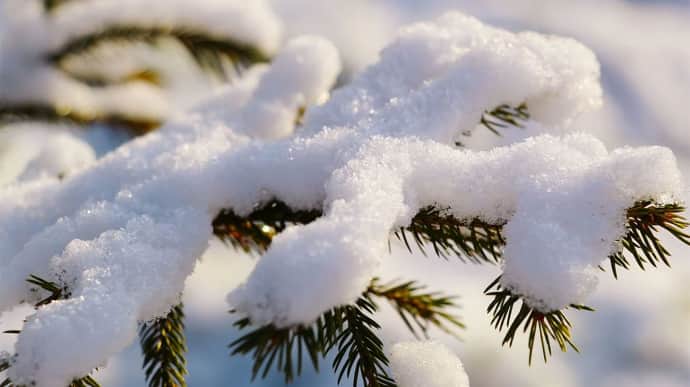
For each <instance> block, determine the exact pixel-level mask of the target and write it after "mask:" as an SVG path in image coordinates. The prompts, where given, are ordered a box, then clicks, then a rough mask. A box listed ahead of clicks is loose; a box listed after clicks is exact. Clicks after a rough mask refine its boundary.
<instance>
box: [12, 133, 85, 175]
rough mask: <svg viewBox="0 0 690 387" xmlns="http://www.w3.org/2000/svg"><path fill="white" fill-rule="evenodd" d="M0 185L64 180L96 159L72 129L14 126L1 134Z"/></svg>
mask: <svg viewBox="0 0 690 387" xmlns="http://www.w3.org/2000/svg"><path fill="white" fill-rule="evenodd" d="M0 144H9V145H7V146H3V145H0V184H3V183H9V182H11V181H16V180H19V181H26V180H33V179H37V178H42V177H64V176H67V175H69V174H70V173H72V172H74V171H76V170H78V169H81V168H84V167H85V166H87V165H89V164H90V163H92V162H93V161H95V160H96V154H95V152H94V150H93V148H92V147H91V146H90V145H89V144H88V143H87V142H86V141H85V140H84V139H82V138H81V137H80V136H79V135H78V134H77V131H76V129H75V128H70V127H68V126H62V125H48V124H43V125H42V124H36V123H33V124H14V125H7V126H5V127H3V129H2V131H0Z"/></svg>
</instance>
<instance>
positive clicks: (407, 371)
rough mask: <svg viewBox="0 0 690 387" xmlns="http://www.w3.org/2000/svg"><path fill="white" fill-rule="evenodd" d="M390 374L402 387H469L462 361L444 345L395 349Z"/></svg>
mask: <svg viewBox="0 0 690 387" xmlns="http://www.w3.org/2000/svg"><path fill="white" fill-rule="evenodd" d="M390 362H391V371H392V372H393V377H394V378H395V381H396V382H397V383H398V385H399V386H400V387H469V386H470V382H469V379H468V377H467V374H466V373H465V370H464V369H463V367H462V363H461V362H460V359H458V357H457V356H456V355H455V354H454V353H452V352H451V351H450V350H449V349H448V348H447V347H446V346H444V345H443V344H441V343H437V342H433V341H428V342H414V341H412V342H402V343H398V344H395V345H394V346H393V349H392V353H391V357H390Z"/></svg>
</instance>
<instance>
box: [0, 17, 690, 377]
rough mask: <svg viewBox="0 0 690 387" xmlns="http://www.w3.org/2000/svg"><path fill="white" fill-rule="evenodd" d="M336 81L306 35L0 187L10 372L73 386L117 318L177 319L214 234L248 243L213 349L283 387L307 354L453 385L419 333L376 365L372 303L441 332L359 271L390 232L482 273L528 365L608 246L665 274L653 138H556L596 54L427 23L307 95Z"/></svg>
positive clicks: (327, 49)
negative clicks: (54, 169) (145, 127)
mask: <svg viewBox="0 0 690 387" xmlns="http://www.w3.org/2000/svg"><path fill="white" fill-rule="evenodd" d="M338 73H339V60H338V54H337V52H336V50H335V48H334V47H333V46H332V45H331V44H330V43H329V42H327V41H325V40H323V39H321V38H317V37H300V38H296V39H293V40H291V41H289V42H288V43H287V44H286V45H285V47H284V48H283V49H282V50H281V51H280V52H279V53H278V54H277V56H276V57H275V58H274V59H273V60H272V62H271V63H270V64H264V65H258V66H255V67H252V68H251V69H250V70H249V71H248V72H247V73H246V74H245V75H244V76H243V78H242V79H240V80H238V81H237V82H235V83H233V84H232V86H229V87H228V88H227V89H226V90H225V91H224V92H222V93H220V94H219V95H217V96H214V97H213V98H212V99H209V100H208V101H206V102H204V103H202V104H201V105H199V106H198V107H197V108H196V109H195V110H193V111H191V112H189V113H187V114H184V115H181V116H179V117H176V118H175V119H173V120H171V121H170V122H169V123H168V124H166V125H165V126H163V127H162V128H161V129H160V130H158V131H156V132H154V133H151V134H148V135H146V136H144V137H141V138H138V139H136V140H133V141H131V142H130V143H128V144H126V145H124V146H122V147H120V148H119V149H117V150H115V151H113V152H112V153H110V154H108V155H107V156H105V157H103V158H102V159H100V160H99V161H97V162H95V163H94V164H92V165H91V166H89V167H88V168H85V169H83V170H81V171H79V172H76V173H74V174H73V175H71V176H69V177H68V178H66V179H64V180H57V179H42V180H35V181H32V182H29V183H24V184H18V185H14V186H10V187H7V188H5V189H3V190H2V191H0V308H1V309H2V310H7V309H9V308H12V307H13V306H15V305H17V304H20V303H22V302H28V303H32V304H35V305H39V306H38V307H37V309H36V312H35V314H33V315H32V316H30V317H29V318H28V319H27V321H26V323H25V324H24V326H23V327H22V329H21V332H20V333H19V336H18V340H17V343H16V346H15V354H14V355H13V356H11V357H8V358H7V359H6V360H5V361H4V363H3V364H4V366H5V367H9V369H8V371H7V372H8V373H7V374H8V377H9V379H10V380H11V381H12V383H14V384H15V385H28V384H36V385H38V386H59V387H62V386H65V385H68V384H69V383H86V382H84V380H85V379H80V378H83V377H84V376H85V375H88V374H89V373H90V372H91V371H92V370H93V369H94V368H96V367H98V366H100V365H102V364H104V362H105V361H106V360H107V359H108V358H109V357H110V356H112V355H113V354H115V353H117V352H118V351H120V350H122V349H123V348H125V347H126V346H127V345H129V344H130V343H131V342H132V341H133V340H134V339H135V337H136V335H137V331H138V324H139V323H142V322H149V323H148V324H146V325H145V328H144V329H143V330H142V335H143V337H144V342H146V340H147V339H150V338H154V339H155V337H156V334H157V332H156V331H155V327H154V328H152V326H153V325H151V324H154V323H155V321H160V320H156V319H159V318H163V319H168V320H169V321H172V322H173V323H171V325H168V326H169V327H170V326H172V327H180V326H181V318H182V316H183V315H182V312H181V309H180V306H179V305H178V304H179V302H180V294H181V292H182V290H183V285H184V281H185V279H186V278H187V276H189V275H190V274H191V272H192V271H193V269H194V266H195V264H196V261H197V259H198V258H199V257H200V256H201V255H202V254H203V252H204V251H205V249H206V248H207V246H208V241H209V239H210V238H212V237H213V236H214V234H215V235H216V236H218V237H220V238H222V239H224V240H226V241H228V242H229V243H231V244H233V245H235V246H238V247H242V248H245V249H247V250H257V251H260V252H262V253H263V256H262V257H261V258H260V259H259V261H258V263H257V265H256V267H255V269H254V270H253V272H252V273H251V275H250V276H249V277H248V278H247V280H246V281H245V283H244V284H242V285H241V286H240V287H238V288H237V289H235V290H233V291H232V292H231V293H230V294H229V295H228V302H229V304H230V307H231V308H232V309H233V311H234V313H237V314H238V315H240V316H242V319H241V320H239V321H238V323H237V325H238V327H239V328H241V329H248V328H249V327H250V326H253V327H254V330H252V331H251V332H249V333H247V334H246V335H244V336H242V337H241V338H240V339H238V340H237V341H235V342H234V343H233V344H232V348H233V352H234V353H242V354H251V355H252V356H253V358H254V360H255V367H254V369H253V371H254V374H255V375H257V374H264V375H265V373H266V372H267V371H268V370H269V369H271V368H272V367H273V366H276V368H278V369H279V370H280V371H281V372H283V373H284V374H285V377H286V380H288V381H289V380H292V378H293V377H294V376H295V374H297V373H299V371H300V369H301V367H302V358H303V357H304V359H305V361H309V362H312V363H314V365H316V364H318V362H319V361H320V358H321V357H322V356H324V355H325V354H326V353H330V352H333V353H336V356H335V360H334V363H333V367H334V369H335V371H336V372H337V373H338V374H339V377H341V378H342V377H343V375H347V376H350V377H352V378H353V379H354V381H355V384H358V383H360V382H361V384H362V385H366V386H392V385H395V384H398V385H400V386H403V387H404V386H418V385H422V384H419V383H420V380H423V381H425V383H424V384H423V385H425V386H448V385H449V383H450V385H453V386H465V385H467V378H466V376H465V375H464V371H463V370H462V366H461V364H460V363H459V361H458V360H457V359H455V358H454V357H453V355H452V354H450V353H449V352H448V351H447V350H446V349H444V348H443V347H442V346H440V345H438V344H428V343H427V344H414V343H408V344H400V345H399V346H397V347H394V348H393V349H392V358H391V359H392V369H393V373H392V374H391V375H392V376H390V375H389V373H388V356H387V354H388V353H389V351H388V350H386V349H384V348H383V344H382V342H381V340H380V339H379V338H378V337H377V331H378V329H379V328H380V327H379V325H378V323H377V322H376V321H375V312H376V310H377V308H378V304H377V302H379V301H381V300H385V301H387V302H390V303H391V304H392V305H393V306H394V307H395V308H396V309H397V310H398V312H399V313H400V315H401V316H402V318H403V319H404V321H405V322H406V323H407V325H408V327H410V329H411V330H412V331H413V332H414V333H417V334H425V333H426V329H427V328H428V327H429V326H431V325H433V326H436V327H440V328H442V329H451V328H457V327H461V326H462V324H461V323H460V322H459V320H458V319H457V318H456V317H455V316H454V315H452V313H450V312H449V311H448V309H449V308H451V307H453V306H454V305H455V304H454V301H453V299H452V298H450V297H444V296H441V295H439V294H438V293H434V292H428V291H426V290H425V289H424V288H423V287H422V286H420V285H418V284H416V283H415V282H407V283H402V284H399V283H398V284H396V283H386V282H381V280H379V279H376V278H374V277H375V276H376V274H377V266H378V264H379V262H380V260H381V258H382V257H383V256H384V255H385V254H388V243H389V240H390V238H391V235H392V234H395V235H397V236H398V237H399V238H400V239H402V240H404V241H405V243H407V244H408V246H409V241H410V240H413V241H415V242H416V243H417V244H419V245H420V247H421V248H424V247H425V246H430V247H432V248H433V249H434V251H436V252H437V253H438V254H439V255H447V254H457V255H458V256H459V257H460V258H462V259H469V260H472V261H476V262H493V263H497V264H500V265H501V268H502V275H501V276H500V277H499V278H498V279H497V280H496V281H494V282H493V283H492V284H491V285H490V286H489V288H488V289H487V293H488V294H489V295H490V296H491V297H492V302H491V304H490V306H489V312H490V313H492V315H493V316H494V319H493V321H492V323H493V324H495V325H496V326H497V327H498V328H499V329H507V331H506V332H507V333H506V340H505V342H504V343H511V342H512V339H513V337H514V336H515V334H516V332H517V331H518V329H524V330H525V331H527V330H529V343H530V344H529V345H530V353H531V349H532V346H533V345H534V342H535V340H536V339H535V338H536V336H537V335H539V337H540V343H541V345H542V350H543V354H544V358H545V359H546V356H547V352H550V350H551V349H550V348H551V344H550V340H554V341H555V342H556V344H557V345H558V346H559V347H560V348H561V349H563V350H565V348H566V346H568V345H572V343H571V335H570V323H569V322H568V320H567V319H566V318H565V316H564V315H563V312H562V310H564V309H566V308H568V307H575V308H577V309H588V308H587V307H585V306H583V305H582V303H583V302H584V301H585V300H586V297H587V295H589V294H590V293H591V292H592V291H593V289H594V287H595V286H596V274H597V273H598V272H599V270H600V267H604V262H608V264H610V267H611V269H613V270H614V273H616V271H615V270H616V269H617V268H618V269H620V268H627V267H628V266H629V264H630V262H629V260H628V259H629V258H627V257H632V258H633V259H634V261H635V262H636V263H637V264H639V265H640V266H645V265H649V264H651V265H656V264H657V263H659V262H661V261H663V262H665V263H667V257H668V252H667V251H666V250H665V249H664V247H663V246H662V245H661V244H660V242H659V240H658V239H657V238H656V234H655V233H656V231H657V230H658V229H659V228H661V229H665V230H667V231H669V232H670V233H671V234H672V235H674V236H676V237H677V238H679V239H681V240H683V241H686V242H687V239H686V238H688V237H687V236H686V235H685V234H683V233H682V231H681V229H682V228H684V227H685V223H684V222H683V220H682V218H681V217H680V215H679V213H680V212H682V207H681V206H680V204H679V203H678V202H677V200H678V197H679V195H680V190H681V183H680V180H681V179H680V174H679V171H678V168H677V166H676V162H675V159H674V156H673V154H672V153H671V152H670V151H669V150H668V149H665V148H660V147H645V148H623V149H617V150H613V151H607V150H606V149H605V147H604V146H603V144H602V143H601V142H600V141H598V140H597V139H595V138H593V137H592V136H590V135H586V134H579V133H566V132H567V129H565V128H566V127H567V126H568V123H569V122H570V121H571V120H572V118H573V117H575V116H576V115H577V114H578V113H581V112H583V111H586V110H589V109H593V108H596V107H598V106H599V104H600V103H601V89H600V85H599V81H598V77H599V67H598V63H597V62H596V59H595V57H594V55H593V54H592V53H591V52H590V51H589V50H588V49H587V48H585V47H584V46H582V45H581V44H579V43H577V42H575V41H573V40H571V39H565V38H559V37H553V36H544V35H540V34H536V33H518V34H513V33H510V32H507V31H503V30H498V29H495V28H491V27H488V26H485V25H483V24H481V23H480V22H479V21H477V20H475V19H473V18H470V17H466V16H464V15H461V14H458V13H450V14H447V15H444V16H443V17H441V18H439V19H438V20H436V21H434V22H430V23H421V24H415V25H412V26H410V27H407V28H405V29H403V30H402V31H401V32H400V33H399V35H398V36H397V38H396V39H395V40H394V41H393V42H392V43H391V44H390V45H389V46H387V47H386V48H385V49H384V50H383V51H382V53H381V57H380V60H379V61H378V62H377V63H375V64H374V65H372V66H370V67H369V68H368V69H366V70H365V71H364V72H363V73H362V74H360V75H358V76H357V77H356V78H355V79H354V80H353V81H352V82H351V83H350V84H347V85H345V86H343V87H341V88H339V89H336V90H334V91H333V93H332V95H330V97H329V96H328V91H329V89H330V88H331V87H332V85H333V84H334V82H335V79H336V77H337V75H338ZM318 103H321V104H320V105H318ZM305 108H306V114H305V115H303V116H302V114H301V112H302V111H304V109H305ZM518 121H520V122H518ZM481 124H483V126H485V127H490V128H495V127H496V126H499V127H502V126H509V125H522V124H524V125H529V126H530V127H531V128H532V129H535V128H538V129H539V130H540V131H541V132H549V131H551V133H545V134H542V135H539V136H536V137H531V138H527V139H525V140H523V141H521V142H519V143H516V144H513V145H510V146H505V147H499V148H494V149H492V150H489V151H481V152H479V151H472V150H468V149H463V148H460V147H458V146H456V145H455V141H456V139H457V138H458V135H459V134H462V133H465V134H467V133H471V132H472V131H474V130H478V129H479V128H481V127H482V125H481ZM608 264H607V265H608ZM307 276H308V280H305V279H306V278H307ZM27 278H30V281H26V279H27ZM517 302H521V303H522V304H521V306H520V307H518V306H517V305H516V303H517ZM171 308H172V310H171ZM513 309H515V310H513ZM151 321H154V322H153V323H151ZM164 321H165V320H164ZM163 325H165V324H163ZM180 329H181V328H180ZM173 333H174V334H179V331H175V332H173ZM160 343H161V341H159V344H160ZM545 343H546V344H545ZM176 345H178V347H179V346H180V345H179V342H178V343H177V344H176ZM163 346H165V342H163ZM182 346H183V345H182ZM171 348H172V349H171V351H172V352H173V353H171V354H169V355H166V356H168V358H166V357H165V356H159V357H156V354H154V353H151V352H149V353H146V355H147V356H148V359H149V360H150V361H151V362H152V363H151V364H154V366H153V368H154V369H153V370H152V371H151V372H156V367H158V366H160V367H163V365H164V364H168V365H169V364H171V363H174V362H175V361H177V360H179V359H176V358H175V356H176V355H179V353H178V354H176V353H174V352H175V348H176V347H175V346H171ZM145 350H146V348H145ZM177 352H181V350H179V348H178V351H177ZM295 356H296V357H297V359H296V360H293V359H292V358H293V357H295ZM530 357H531V355H530ZM171 358H172V360H171ZM306 359H308V360H306ZM147 361H148V360H147ZM166 362H167V363H166ZM178 366H179V364H178V365H176V367H178ZM173 368H174V367H173ZM160 369H163V368H159V369H158V371H159V372H160ZM166 369H167V368H166ZM183 369H184V367H183V365H182V366H179V367H178V368H176V369H172V370H171V371H170V372H171V373H174V372H182V373H183ZM181 370H182V371H181ZM147 372H148V371H147ZM423 375H428V377H426V378H425V377H423ZM394 378H395V380H394ZM74 380H76V381H74ZM180 380H181V379H180ZM73 381H74V382H73ZM88 383H91V380H90V379H89V381H88ZM94 383H95V382H94ZM178 383H183V381H181V382H180V381H179V380H178ZM82 385H83V384H82Z"/></svg>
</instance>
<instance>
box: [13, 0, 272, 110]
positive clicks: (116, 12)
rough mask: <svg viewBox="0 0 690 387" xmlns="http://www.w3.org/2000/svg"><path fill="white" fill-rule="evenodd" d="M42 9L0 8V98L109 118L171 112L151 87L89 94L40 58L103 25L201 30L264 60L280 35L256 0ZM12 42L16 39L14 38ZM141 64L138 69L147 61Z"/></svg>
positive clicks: (20, 4) (113, 0)
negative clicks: (244, 47) (250, 48)
mask: <svg viewBox="0 0 690 387" xmlns="http://www.w3.org/2000/svg"><path fill="white" fill-rule="evenodd" d="M86 3H89V4H86ZM42 4H43V3H42V2H40V1H24V0H7V1H3V3H2V4H0V7H2V10H0V18H1V19H0V58H3V65H2V66H1V67H0V83H1V84H2V85H3V87H2V88H1V89H0V100H3V101H11V102H17V103H37V102H43V103H50V104H56V105H58V107H59V108H61V109H63V110H72V111H75V112H78V113H80V114H82V115H86V116H97V115H101V114H104V113H111V114H119V115H125V116H130V115H136V116H137V117H141V118H146V119H149V120H160V119H162V118H165V117H167V116H168V115H169V114H171V106H170V105H169V101H168V99H167V95H166V93H165V92H164V91H162V90H160V89H159V88H158V87H157V86H155V85H150V84H147V83H145V82H129V83H127V84H116V85H112V86H109V87H102V88H94V87H90V86H88V85H85V84H83V83H81V82H79V81H77V80H75V79H73V78H71V77H69V76H68V75H66V74H65V73H64V72H62V71H61V70H60V69H56V68H55V67H54V66H53V65H52V64H51V63H49V61H48V60H47V59H46V56H47V55H50V54H51V53H53V52H55V51H57V50H59V49H60V48H61V47H62V46H63V45H64V44H65V43H67V42H69V41H70V40H71V39H72V38H74V37H78V36H82V35H85V34H89V33H94V32H98V31H100V30H101V29H102V28H103V27H104V26H117V25H128V26H139V25H153V26H159V27H163V28H166V27H168V26H173V25H174V26H184V27H185V28H187V29H191V30H195V29H197V30H198V29H201V30H203V31H206V32H208V33H209V34H211V35H214V36H219V37H226V38H231V39H232V40H233V41H235V42H237V43H239V44H244V45H251V46H253V47H256V48H257V49H258V50H260V51H262V52H264V53H266V54H272V53H274V52H275V51H276V50H277V48H278V46H279V43H280V39H281V33H282V32H281V26H280V22H279V21H278V20H277V18H276V16H275V14H274V13H273V12H272V10H271V8H270V7H269V6H268V4H267V3H266V2H265V1H262V0H256V1H251V2H246V1H242V0H204V1H201V2H198V1H195V2H190V1H186V0H175V1H171V0H158V1H147V2H144V3H142V2H141V1H138V0H125V1H120V0H107V1H103V0H97V1H86V2H84V1H80V2H79V4H69V3H66V4H64V5H63V6H61V7H60V9H59V11H58V12H54V13H52V14H51V15H50V16H46V15H45V14H44V11H43V5H42ZM257 25H260V26H261V28H255V26H257ZM18 36H21V39H15V37H18ZM130 59H131V58H130ZM142 59H143V60H142V61H141V62H140V63H139V65H146V64H147V62H149V61H147V60H145V59H146V58H142ZM117 62H119V60H118V61H117ZM102 65H103V67H104V70H103V72H104V73H105V74H108V73H113V72H116V71H117V70H118V68H119V67H120V65H117V64H115V65H112V62H106V63H102ZM173 75H174V74H173Z"/></svg>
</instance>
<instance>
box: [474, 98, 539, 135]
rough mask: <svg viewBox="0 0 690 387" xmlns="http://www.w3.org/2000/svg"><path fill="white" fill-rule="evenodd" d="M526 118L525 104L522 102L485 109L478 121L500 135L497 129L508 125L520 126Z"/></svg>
mask: <svg viewBox="0 0 690 387" xmlns="http://www.w3.org/2000/svg"><path fill="white" fill-rule="evenodd" d="M527 120H529V112H528V111H527V105H526V104H524V103H522V104H520V105H518V106H517V107H512V106H510V105H500V106H498V107H497V108H495V109H493V110H490V111H486V112H484V114H483V115H482V118H481V120H480V122H479V123H480V124H481V125H483V126H484V127H486V128H487V129H489V130H490V131H491V132H492V133H494V134H495V135H497V136H500V135H501V132H500V131H499V129H504V128H508V127H516V128H522V127H523V126H524V122H525V121H527Z"/></svg>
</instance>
